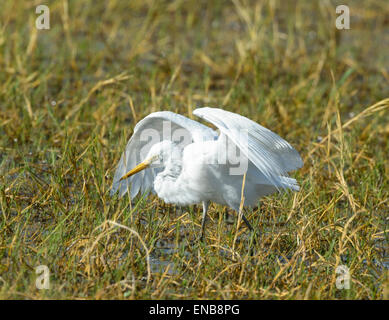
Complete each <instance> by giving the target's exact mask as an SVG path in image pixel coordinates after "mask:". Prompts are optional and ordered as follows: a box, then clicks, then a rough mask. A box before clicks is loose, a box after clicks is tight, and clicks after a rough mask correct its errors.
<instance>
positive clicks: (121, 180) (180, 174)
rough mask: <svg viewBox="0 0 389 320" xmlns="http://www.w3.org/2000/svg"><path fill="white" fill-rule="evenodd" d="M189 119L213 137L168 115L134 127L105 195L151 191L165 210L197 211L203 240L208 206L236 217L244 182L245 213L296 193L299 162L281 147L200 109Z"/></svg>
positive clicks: (254, 129)
mask: <svg viewBox="0 0 389 320" xmlns="http://www.w3.org/2000/svg"><path fill="white" fill-rule="evenodd" d="M193 114H194V115H196V116H198V117H200V118H202V119H204V120H206V121H208V122H210V123H212V124H213V125H214V126H215V127H217V128H218V129H219V133H217V132H216V131H215V130H213V129H211V128H209V127H207V126H205V125H203V124H201V123H199V122H196V121H194V120H191V119H189V118H186V117H184V116H182V115H179V114H176V113H173V112H170V111H161V112H154V113H151V114H150V115H148V116H147V117H145V118H144V119H143V120H141V121H140V122H139V123H137V125H136V126H135V129H134V133H133V135H132V137H131V138H130V140H129V141H128V144H127V147H126V149H125V151H124V153H123V155H122V157H121V159H120V162H119V165H118V168H117V170H116V173H115V177H114V181H113V185H112V189H111V194H112V195H113V194H115V193H116V192H117V191H118V190H119V195H120V197H121V196H123V195H124V194H125V193H126V192H127V191H128V192H129V195H130V198H131V200H132V199H133V198H134V197H135V196H136V195H137V194H138V193H139V192H141V193H145V192H148V191H152V192H153V193H156V194H157V195H158V196H159V197H160V198H162V199H163V200H164V201H165V202H167V203H175V204H177V205H190V204H199V203H202V205H203V215H202V224H201V238H202V237H203V234H204V226H205V220H206V215H207V210H208V206H209V204H210V202H211V201H213V202H215V203H219V204H221V205H226V206H229V207H230V208H232V209H233V210H235V211H237V212H239V207H240V203H241V200H242V185H243V177H244V174H246V177H245V183H244V188H243V198H244V205H245V206H254V205H256V204H257V202H258V200H259V199H260V198H261V197H262V196H265V195H269V194H271V193H274V192H275V191H277V190H279V191H281V190H286V189H291V190H294V191H298V190H299V186H298V183H297V181H296V180H295V179H293V178H290V177H288V172H289V171H292V170H295V169H297V168H300V167H301V166H302V165H303V162H302V160H301V157H300V155H299V153H298V152H297V151H296V150H295V149H294V148H293V147H292V146H291V145H290V144H289V143H288V142H287V141H285V140H284V139H282V138H281V137H279V136H278V135H277V134H275V133H274V132H272V131H270V130H269V129H266V128H264V127H262V126H260V125H259V124H257V123H256V122H254V121H252V120H250V119H247V118H245V117H243V116H241V115H238V114H236V113H232V112H228V111H225V110H222V109H216V108H208V107H207V108H200V109H196V110H194V111H193ZM241 217H242V218H243V220H244V222H245V223H246V225H247V226H248V227H249V229H250V230H252V227H251V225H250V223H249V222H248V221H247V219H246V217H245V216H244V215H243V214H242V216H241Z"/></svg>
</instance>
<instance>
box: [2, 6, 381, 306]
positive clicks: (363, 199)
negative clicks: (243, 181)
mask: <svg viewBox="0 0 389 320" xmlns="http://www.w3.org/2000/svg"><path fill="white" fill-rule="evenodd" d="M106 3H107V4H105V2H103V1H101V2H96V1H91V0H85V1H73V0H69V1H66V0H64V1H59V0H58V1H54V0H53V1H47V5H48V6H49V8H50V10H51V16H50V23H51V28H50V30H37V29H36V28H35V19H36V17H37V15H36V14H35V6H36V5H38V4H40V3H38V2H36V1H12V0H4V1H2V4H1V8H0V70H1V72H0V228H1V229H0V230H1V232H0V298H2V299H20V298H22V299H46V298H57V299H164V298H166V299H182V298H185V299H198V298H202V299H203V298H205V299H302V298H308V299H388V298H389V280H388V278H389V277H388V275H389V274H388V272H389V271H388V233H387V230H388V212H389V203H388V196H389V194H388V193H389V180H388V176H389V164H388V150H389V124H388V123H389V122H388V121H389V113H388V107H389V100H388V97H389V85H388V84H389V83H388V82H389V69H388V67H389V55H388V51H387V43H388V40H389V39H388V30H389V23H388V19H387V15H386V16H385V12H388V10H389V6H388V3H386V2H385V1H379V0H375V1H374V0H371V1H349V2H348V3H347V4H348V5H349V6H350V12H351V25H350V26H351V29H350V30H337V29H336V28H335V27H334V26H335V19H336V17H337V16H336V14H335V8H336V5H338V4H339V3H337V2H335V1H320V2H319V1H291V2H286V1H280V0H275V1H260V2H258V3H256V2H254V1H242V2H241V1H212V2H209V1H202V0H196V1H192V0H188V1H180V0H177V1H140V0H139V1H138V0H132V1H119V0H117V1H114V0H111V1H109V2H108V1H107V2H106ZM199 106H213V107H223V108H225V109H226V110H229V111H234V112H238V113H240V114H242V115H244V116H247V117H249V118H251V119H253V120H255V121H257V122H258V123H260V124H261V125H263V126H265V127H268V128H270V129H271V130H273V131H274V132H276V133H278V134H279V135H281V136H282V137H284V138H285V139H287V140H288V141H289V142H290V143H292V145H293V146H295V148H296V149H297V150H298V151H299V152H300V153H301V155H302V157H303V160H304V167H303V168H302V169H300V170H298V171H296V172H295V173H293V176H294V177H295V178H296V179H297V180H298V181H299V182H300V184H301V186H302V187H301V191H300V192H298V193H294V194H293V193H290V192H289V193H285V194H275V195H273V196H270V197H266V198H264V199H263V200H262V201H261V203H260V204H259V206H258V209H256V210H255V211H250V212H249V213H248V218H249V220H250V221H251V223H252V224H253V226H255V228H256V229H257V230H259V231H260V236H259V243H258V244H257V245H256V246H254V247H255V249H254V250H255V254H254V256H253V257H250V255H249V250H248V246H249V245H250V237H249V233H248V232H247V229H246V228H245V226H244V225H242V226H240V228H238V229H237V226H236V223H237V222H236V220H237V219H236V214H235V213H234V212H232V211H228V218H226V209H225V208H223V207H221V206H219V205H212V206H211V208H210V220H209V221H208V224H207V237H206V241H205V243H198V242H196V241H195V239H196V238H197V236H198V235H199V231H200V220H201V207H200V206H198V207H197V206H195V207H193V206H192V207H188V208H177V207H175V206H172V205H166V204H164V203H163V202H162V201H161V200H158V198H156V197H149V198H147V199H139V200H138V201H136V203H135V205H131V204H130V203H129V201H128V197H124V198H123V199H118V198H117V197H114V198H111V197H110V196H109V189H110V186H111V184H112V179H113V174H114V170H115V168H116V165H117V163H118V161H119V158H120V155H121V153H122V151H123V150H124V147H125V145H126V141H127V140H128V139H129V137H130V136H131V134H132V130H133V128H134V125H135V124H136V123H137V122H138V121H139V120H140V119H141V118H143V117H144V116H146V115H148V114H149V113H151V112H154V111H158V110H171V111H174V112H178V113H181V114H183V115H186V116H189V117H192V110H193V109H195V108H196V107H199ZM112 221H114V222H115V223H117V224H119V225H115V224H113V223H112ZM237 232H238V234H237ZM251 245H252V244H251ZM42 264H43V265H47V266H48V268H49V270H50V272H51V274H50V285H51V286H50V289H49V290H38V289H37V288H36V286H35V281H36V277H37V275H36V274H35V267H36V266H38V265H42ZM342 264H344V265H346V266H347V267H348V268H349V270H350V274H351V288H350V289H349V290H339V289H337V287H336V277H337V276H338V275H337V274H336V272H335V270H336V268H337V267H338V266H339V265H342Z"/></svg>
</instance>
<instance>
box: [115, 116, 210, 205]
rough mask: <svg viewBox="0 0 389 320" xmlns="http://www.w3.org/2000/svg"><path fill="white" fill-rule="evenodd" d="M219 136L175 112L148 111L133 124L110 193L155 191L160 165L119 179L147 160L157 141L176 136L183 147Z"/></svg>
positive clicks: (173, 138) (132, 195) (121, 194)
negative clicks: (132, 131) (156, 176)
mask: <svg viewBox="0 0 389 320" xmlns="http://www.w3.org/2000/svg"><path fill="white" fill-rule="evenodd" d="M216 137H217V134H216V132H215V131H214V130H212V129H211V128H209V127H207V126H204V125H203V124H201V123H199V122H197V121H194V120H191V119H189V118H187V117H184V116H182V115H179V114H176V113H174V112H170V111H160V112H154V113H151V114H149V115H148V116H147V117H145V118H144V119H142V120H141V121H139V122H138V123H137V124H136V126H135V128H134V133H133V135H132V136H131V138H130V140H129V141H128V143H127V146H126V149H125V151H124V152H123V154H122V156H121V159H120V161H119V165H118V167H117V169H116V172H115V176H114V180H113V184H112V188H111V195H113V194H115V193H116V192H117V191H118V190H119V196H120V197H122V196H123V195H124V194H125V193H126V192H127V191H129V192H130V197H131V199H133V198H134V197H135V196H136V195H137V194H138V193H139V191H141V192H142V193H144V192H148V191H150V190H152V191H153V182H154V178H155V175H156V174H157V171H156V170H158V169H152V168H148V169H146V170H144V171H142V172H140V173H138V174H136V175H133V176H131V177H130V178H128V179H126V180H123V181H119V180H120V178H121V177H123V176H124V175H125V174H126V172H128V171H129V170H130V169H132V168H133V167H135V166H136V165H137V164H139V163H140V162H142V161H143V160H145V157H146V155H147V153H148V151H149V150H150V148H151V147H152V146H153V145H154V144H155V143H158V142H161V141H162V140H174V141H176V142H177V143H179V144H180V145H181V146H182V147H184V146H185V145H187V144H189V143H192V142H196V141H205V140H214V139H216Z"/></svg>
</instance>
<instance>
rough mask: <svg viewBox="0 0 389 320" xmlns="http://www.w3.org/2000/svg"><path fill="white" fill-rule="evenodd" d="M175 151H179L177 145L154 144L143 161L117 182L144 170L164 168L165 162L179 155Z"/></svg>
mask: <svg viewBox="0 0 389 320" xmlns="http://www.w3.org/2000/svg"><path fill="white" fill-rule="evenodd" d="M177 151H179V149H178V147H177V145H176V144H175V143H174V142H172V141H169V140H164V141H161V142H158V143H156V144H154V145H153V146H152V147H151V148H150V150H149V152H148V153H147V156H146V158H145V160H144V161H142V162H141V163H140V164H138V165H137V166H136V167H135V168H133V169H131V170H130V171H128V172H127V173H126V174H125V175H124V176H123V177H121V178H120V180H119V181H122V180H125V179H127V178H129V177H131V176H132V175H134V174H135V173H138V172H140V171H142V170H144V169H146V168H161V167H165V166H166V163H167V162H169V161H170V160H171V159H172V158H175V157H176V156H178V155H179V154H180V152H177Z"/></svg>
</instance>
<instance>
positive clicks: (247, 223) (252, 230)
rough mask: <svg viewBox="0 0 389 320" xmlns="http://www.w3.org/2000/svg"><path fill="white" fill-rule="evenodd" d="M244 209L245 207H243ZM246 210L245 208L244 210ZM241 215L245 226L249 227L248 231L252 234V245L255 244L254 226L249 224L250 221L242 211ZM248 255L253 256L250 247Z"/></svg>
mask: <svg viewBox="0 0 389 320" xmlns="http://www.w3.org/2000/svg"><path fill="white" fill-rule="evenodd" d="M244 210H245V209H244ZM245 211H246V210H245ZM238 214H239V211H238ZM240 214H241V215H242V216H241V217H242V219H243V221H244V223H245V224H246V226H247V228H249V230H250V232H251V233H252V234H253V235H254V237H253V243H254V245H256V244H257V239H256V234H255V231H254V228H253V227H252V225H251V224H250V222H249V221H248V220H247V218H246V217H245V215H244V214H243V212H241V213H240ZM250 255H251V256H253V255H254V249H253V248H251V249H250Z"/></svg>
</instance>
